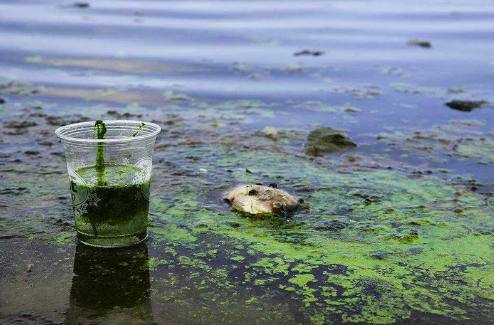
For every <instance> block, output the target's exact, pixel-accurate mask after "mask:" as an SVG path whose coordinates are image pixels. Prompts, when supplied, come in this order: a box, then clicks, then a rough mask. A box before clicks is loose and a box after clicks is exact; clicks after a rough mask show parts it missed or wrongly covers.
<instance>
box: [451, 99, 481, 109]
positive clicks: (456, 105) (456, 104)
mask: <svg viewBox="0 0 494 325" xmlns="http://www.w3.org/2000/svg"><path fill="white" fill-rule="evenodd" d="M487 104H488V103H487V102H486V101H485V100H460V99H454V100H452V101H450V102H447V103H446V106H448V107H449V108H452V109H455V110H457V111H462V112H471V111H473V110H474V109H477V108H481V107H483V106H485V105H487Z"/></svg>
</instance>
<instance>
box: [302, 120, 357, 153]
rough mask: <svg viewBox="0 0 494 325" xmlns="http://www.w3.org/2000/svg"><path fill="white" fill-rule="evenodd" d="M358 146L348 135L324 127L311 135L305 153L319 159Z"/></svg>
mask: <svg viewBox="0 0 494 325" xmlns="http://www.w3.org/2000/svg"><path fill="white" fill-rule="evenodd" d="M356 146H357V145H356V144H355V143H354V142H352V140H350V139H349V138H348V137H347V136H346V135H344V134H342V133H340V132H338V131H336V130H334V129H332V128H329V127H323V128H319V129H315V130H313V131H312V132H311V133H309V136H308V137H307V142H306V143H305V153H306V154H307V155H309V156H315V157H317V156H324V155H326V154H328V153H331V152H338V151H345V150H349V149H352V148H355V147H356Z"/></svg>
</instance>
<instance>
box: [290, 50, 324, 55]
mask: <svg viewBox="0 0 494 325" xmlns="http://www.w3.org/2000/svg"><path fill="white" fill-rule="evenodd" d="M323 54H324V51H319V50H302V51H298V52H295V53H293V55H294V56H302V55H309V56H321V55H323Z"/></svg>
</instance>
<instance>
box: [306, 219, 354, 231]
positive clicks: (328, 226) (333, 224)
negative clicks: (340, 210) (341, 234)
mask: <svg viewBox="0 0 494 325" xmlns="http://www.w3.org/2000/svg"><path fill="white" fill-rule="evenodd" d="M346 227H348V223H347V222H345V221H341V220H324V221H321V222H318V223H317V224H316V225H315V226H314V229H316V230H323V231H324V230H327V231H338V230H341V229H345V228H346Z"/></svg>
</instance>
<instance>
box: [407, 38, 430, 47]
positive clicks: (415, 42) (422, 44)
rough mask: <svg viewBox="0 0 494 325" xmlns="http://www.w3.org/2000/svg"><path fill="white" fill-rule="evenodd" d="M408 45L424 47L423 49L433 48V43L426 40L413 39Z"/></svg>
mask: <svg viewBox="0 0 494 325" xmlns="http://www.w3.org/2000/svg"><path fill="white" fill-rule="evenodd" d="M408 45H411V46H418V47H422V48H425V49H430V48H432V43H431V42H429V41H425V40H420V39H416V38H412V39H411V40H409V41H408Z"/></svg>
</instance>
